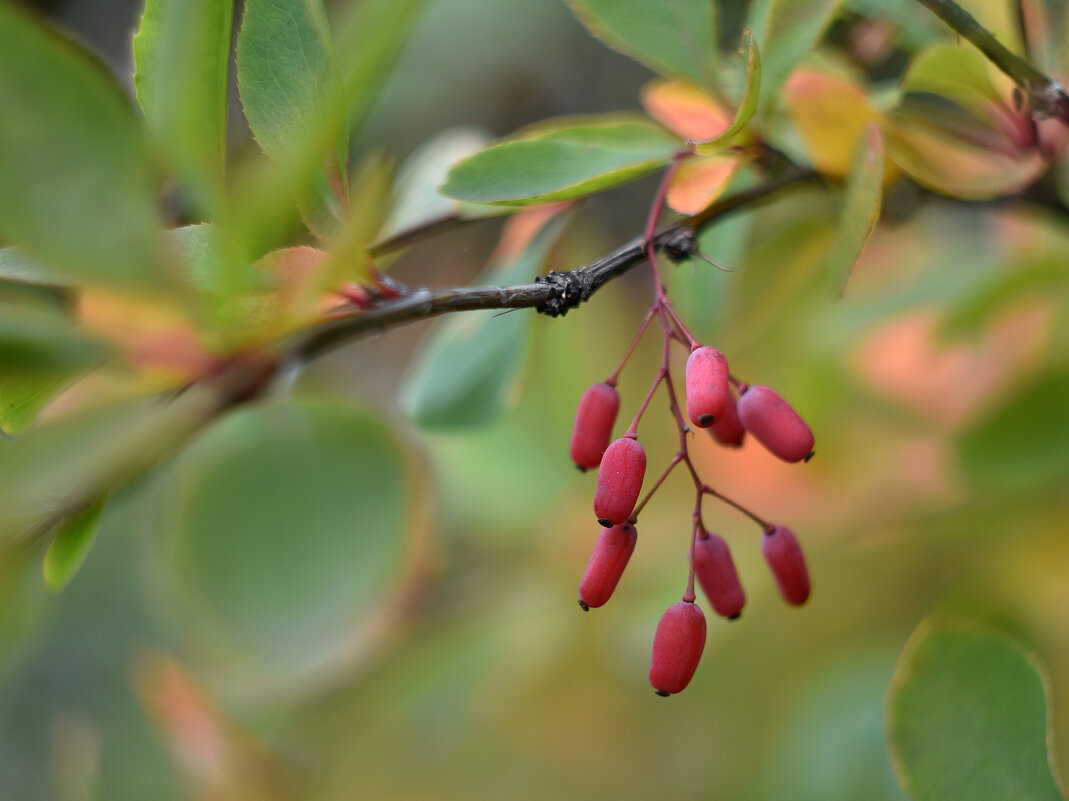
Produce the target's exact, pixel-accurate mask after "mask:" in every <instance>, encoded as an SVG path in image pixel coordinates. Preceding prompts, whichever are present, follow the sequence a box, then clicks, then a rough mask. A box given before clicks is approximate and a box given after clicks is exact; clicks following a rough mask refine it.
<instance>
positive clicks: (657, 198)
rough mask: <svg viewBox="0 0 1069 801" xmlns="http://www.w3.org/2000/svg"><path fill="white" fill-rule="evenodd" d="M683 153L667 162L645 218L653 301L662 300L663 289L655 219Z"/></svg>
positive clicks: (663, 295) (645, 237) (644, 234)
mask: <svg viewBox="0 0 1069 801" xmlns="http://www.w3.org/2000/svg"><path fill="white" fill-rule="evenodd" d="M683 155H684V154H680V155H679V156H678V157H677V158H674V159H672V163H671V164H669V165H668V169H667V170H665V171H664V177H663V178H661V185H660V186H658V187H657V194H656V195H654V198H653V204H652V205H651V206H650V213H649V216H648V217H647V218H646V230H645V232H644V233H643V235H642V239H643V241H644V242H645V243H646V258H648V259H649V260H650V270H651V271H652V272H653V282H654V293H653V297H654V300H655V301H661V300H663V299H664V297H665V291H664V281H662V280H661V271H660V270H658V269H657V255H656V252H655V251H656V248H654V244H653V240H654V239H655V237H656V235H657V220H658V219H660V217H661V209H662V208H663V207H664V200H665V198H666V197H668V185H669V184H670V183H672V177H673V176H674V175H675V174H676V170H678V169H679V165H680V161H681V159H682V158H683ZM686 155H690V154H686Z"/></svg>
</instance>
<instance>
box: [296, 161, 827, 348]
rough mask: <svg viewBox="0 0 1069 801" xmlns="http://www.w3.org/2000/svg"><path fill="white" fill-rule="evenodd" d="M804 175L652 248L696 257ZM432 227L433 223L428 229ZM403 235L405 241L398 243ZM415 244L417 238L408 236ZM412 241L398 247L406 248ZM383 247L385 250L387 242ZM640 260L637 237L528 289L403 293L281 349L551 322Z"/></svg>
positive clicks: (668, 233)
mask: <svg viewBox="0 0 1069 801" xmlns="http://www.w3.org/2000/svg"><path fill="white" fill-rule="evenodd" d="M815 177H816V174H815V173H814V172H812V171H811V170H801V169H794V170H791V171H790V172H788V173H787V174H785V175H783V176H781V177H780V178H777V179H775V180H771V181H768V182H767V183H764V184H760V185H758V186H755V187H752V188H751V189H747V190H744V191H742V192H738V193H736V194H734V195H731V196H729V197H726V198H723V199H722V200H719V201H717V202H716V203H713V204H712V205H710V206H709V207H708V208H707V209H705V210H704V211H702V212H700V213H699V214H696V215H694V216H693V217H688V218H686V219H684V220H681V221H680V222H678V223H674V224H672V225H668V226H665V227H663V228H661V230H660V231H658V232H657V233H655V234H654V236H653V242H654V249H655V250H658V251H661V252H663V253H664V254H665V255H666V256H668V258H669V259H671V260H673V261H676V260H679V259H683V258H687V257H689V256H691V255H693V254H694V252H695V247H696V245H695V242H694V237H695V234H696V233H697V232H699V231H701V230H702V229H704V228H706V227H707V226H709V225H710V224H712V223H714V222H716V221H717V220H720V219H722V218H723V217H726V216H728V215H729V214H732V213H734V212H736V211H739V210H741V209H744V208H749V207H752V206H754V205H756V204H758V203H761V202H764V201H766V200H768V199H770V198H771V197H772V196H773V195H775V194H777V193H778V192H780V191H782V190H784V189H787V188H788V187H792V186H797V185H799V184H801V183H804V182H806V181H810V180H813V179H814V178H815ZM435 225H437V223H436V224H435ZM401 236H405V235H404V234H402V235H399V237H401ZM411 236H412V237H414V238H421V236H422V234H420V235H419V236H417V235H416V234H415V233H412V234H411ZM411 241H412V240H411V239H410V240H405V244H409V243H410V242H411ZM387 242H388V243H389V247H387V246H386V243H387ZM398 242H399V239H398V238H394V239H392V240H387V241H386V242H384V243H380V244H379V245H376V246H375V247H374V248H373V251H375V252H379V253H382V252H386V251H387V250H392V249H396V248H397V247H402V246H403V245H401V244H398ZM644 261H646V247H645V238H644V237H643V236H640V237H636V238H635V239H632V240H631V241H630V242H627V243H626V244H624V245H622V246H621V247H619V248H617V249H616V250H614V251H613V252H612V253H609V254H607V255H606V256H603V257H602V258H600V259H598V260H597V261H595V262H593V263H592V264H589V265H586V266H584V267H580V268H578V269H575V270H569V271H567V272H563V273H560V272H552V273H549V274H548V275H546V276H539V278H540V279H541V280H536V283H533V284H521V285H519V286H507V287H455V288H449V289H408V290H407V291H405V292H403V293H402V294H401V296H400V297H398V298H396V299H394V300H389V301H383V302H381V303H379V304H377V305H376V306H375V307H374V308H371V309H368V310H354V311H353V312H352V313H351V314H346V315H341V316H336V317H333V318H331V319H328V320H324V321H323V322H321V323H317V324H316V325H314V326H312V327H310V328H308V329H306V330H304V331H301V332H298V333H297V334H294V335H293V337H292V338H291V340H290V341H289V342H288V343H286V344H285V345H284V346H283V348H282V350H283V352H284V353H285V354H287V355H288V356H290V357H293V358H294V359H296V360H300V361H306V360H310V359H314V358H316V357H318V356H320V355H322V354H324V353H326V352H327V351H330V350H332V349H334V348H336V347H338V346H340V345H343V344H345V343H347V342H351V341H353V340H356V339H359V338H361V337H363V336H366V335H368V334H371V333H377V332H380V331H384V330H386V329H387V328H393V327H395V326H398V325H403V324H405V323H410V322H412V321H414V320H422V319H425V318H428V317H434V316H437V315H439V314H445V313H448V312H456V311H475V310H479V309H529V308H533V309H535V310H536V311H538V312H540V313H542V314H547V315H549V316H550V317H556V316H558V315H564V314H567V312H568V311H569V310H570V309H572V308H574V307H575V306H578V305H579V304H580V303H582V302H583V301H586V300H589V299H590V297H591V296H592V295H593V294H594V293H595V292H597V291H598V290H599V289H600V288H601V287H603V286H604V285H605V284H607V283H608V282H609V281H611V280H612V279H614V278H616V277H618V276H620V275H623V274H624V273H626V272H627V271H628V270H630V269H632V268H633V267H635V266H637V265H639V264H642V263H643V262H644Z"/></svg>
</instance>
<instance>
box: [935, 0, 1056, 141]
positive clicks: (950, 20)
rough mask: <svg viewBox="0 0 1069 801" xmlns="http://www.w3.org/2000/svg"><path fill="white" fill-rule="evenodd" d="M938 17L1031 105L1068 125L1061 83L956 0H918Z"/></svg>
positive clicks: (1041, 114) (1043, 115) (1040, 112)
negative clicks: (1003, 75) (1021, 91)
mask: <svg viewBox="0 0 1069 801" xmlns="http://www.w3.org/2000/svg"><path fill="white" fill-rule="evenodd" d="M917 2H919V3H921V4H922V5H924V6H926V7H927V8H928V9H930V10H931V11H932V12H933V13H934V14H935V15H936V16H938V17H939V19H941V20H943V22H945V23H946V24H947V25H949V26H950V27H951V28H953V29H954V30H955V31H956V32H957V33H958V34H960V35H961V36H963V37H964V38H966V39H968V40H969V41H970V42H972V43H973V44H974V45H976V47H977V49H978V50H979V51H980V52H981V53H983V54H984V56H985V57H986V58H987V59H988V60H989V61H990V62H991V63H992V64H994V65H995V66H996V67H998V68H999V69H1000V70H1002V71H1003V72H1004V73H1006V75H1008V76H1009V77H1010V78H1011V79H1012V80H1013V82H1014V83H1016V84H1017V85H1018V86H1020V87H1021V88H1022V89H1023V90H1024V91H1025V93H1026V94H1027V95H1028V98H1029V100H1030V101H1031V103H1032V108H1033V109H1034V110H1035V111H1036V112H1038V114H1039V115H1040V116H1042V117H1056V118H1057V119H1059V120H1061V121H1062V122H1063V123H1065V124H1066V125H1069V97H1067V96H1066V94H1065V90H1064V89H1063V88H1062V85H1061V84H1060V83H1058V82H1057V81H1055V80H1054V79H1052V78H1051V77H1049V76H1048V75H1046V74H1045V73H1043V72H1042V71H1041V70H1039V69H1037V68H1036V67H1035V66H1034V65H1033V64H1032V63H1031V62H1030V61H1028V60H1027V59H1025V58H1022V57H1021V56H1019V55H1017V54H1016V53H1014V52H1013V51H1011V50H1010V49H1009V48H1007V47H1006V46H1005V45H1004V44H1002V43H1001V42H1000V41H999V40H998V39H996V38H995V36H994V34H992V33H991V31H989V30H987V28H985V27H984V26H983V25H981V24H980V23H979V22H977V21H976V18H975V17H973V16H972V15H971V14H970V13H969V12H968V11H966V10H965V9H963V8H962V7H961V6H959V5H958V4H957V3H955V2H954V0H917Z"/></svg>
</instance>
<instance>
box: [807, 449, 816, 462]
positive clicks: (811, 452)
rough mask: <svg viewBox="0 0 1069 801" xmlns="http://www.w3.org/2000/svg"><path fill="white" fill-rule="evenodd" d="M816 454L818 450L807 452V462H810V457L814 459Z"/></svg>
mask: <svg viewBox="0 0 1069 801" xmlns="http://www.w3.org/2000/svg"><path fill="white" fill-rule="evenodd" d="M816 455H817V452H816V451H810V452H809V453H807V454H806V455H805V461H807V462H808V461H809V460H810V459H812V458H813V457H814V456H816Z"/></svg>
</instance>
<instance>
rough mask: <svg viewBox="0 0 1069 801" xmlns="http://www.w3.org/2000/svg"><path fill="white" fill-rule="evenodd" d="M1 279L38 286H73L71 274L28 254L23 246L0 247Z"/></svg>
mask: <svg viewBox="0 0 1069 801" xmlns="http://www.w3.org/2000/svg"><path fill="white" fill-rule="evenodd" d="M0 279H2V280H4V281H17V282H18V283H20V284H34V285H36V286H71V285H73V284H74V281H73V280H71V278H70V276H68V275H64V274H63V273H62V272H57V271H56V270H54V269H52V268H51V267H47V266H46V265H44V264H41V263H40V262H39V261H37V260H36V259H33V258H31V257H30V256H27V255H26V253H25V252H23V251H22V249H21V248H0Z"/></svg>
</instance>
